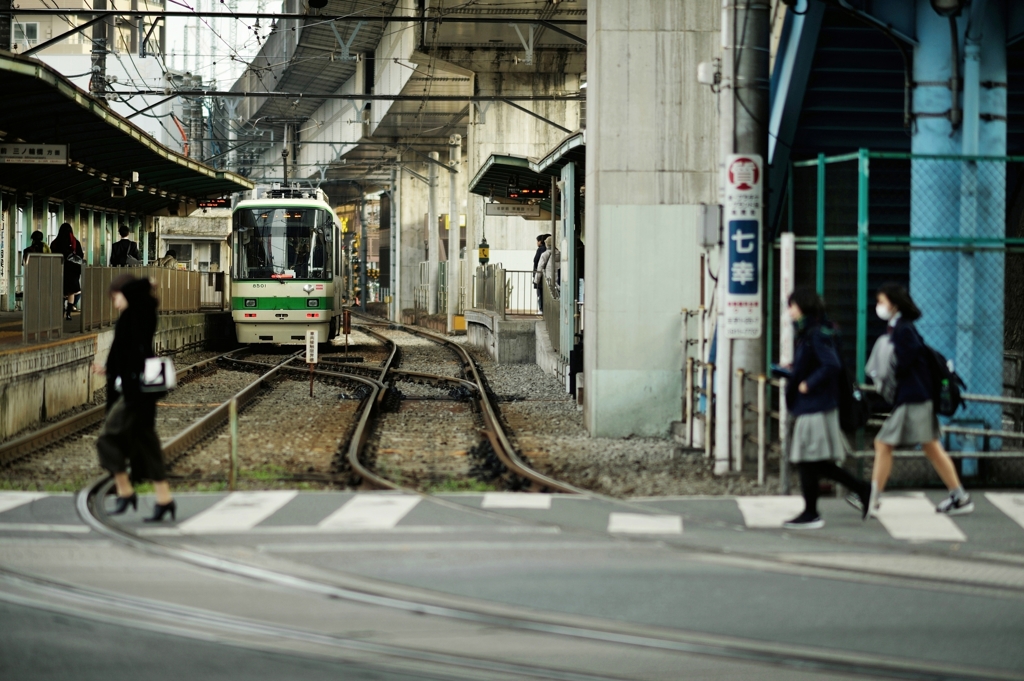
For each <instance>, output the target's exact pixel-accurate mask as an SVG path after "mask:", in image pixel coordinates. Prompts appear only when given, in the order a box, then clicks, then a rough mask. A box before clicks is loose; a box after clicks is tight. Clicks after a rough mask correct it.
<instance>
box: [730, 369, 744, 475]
mask: <svg viewBox="0 0 1024 681" xmlns="http://www.w3.org/2000/svg"><path fill="white" fill-rule="evenodd" d="M743 374H744V371H743V369H737V370H736V376H735V379H734V381H733V386H732V451H733V457H734V460H733V470H734V471H735V472H737V473H739V472H740V471H742V470H743Z"/></svg>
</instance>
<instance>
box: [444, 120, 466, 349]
mask: <svg viewBox="0 0 1024 681" xmlns="http://www.w3.org/2000/svg"><path fill="white" fill-rule="evenodd" d="M448 166H449V167H450V168H451V169H452V170H454V171H456V172H451V171H449V173H448V333H454V332H455V308H456V306H458V304H459V289H460V288H461V286H462V267H461V264H462V263H461V261H460V260H459V240H460V237H461V234H462V230H461V229H460V228H459V202H458V197H459V192H458V183H459V182H460V181H462V182H464V181H465V176H466V174H465V173H463V172H462V171H461V167H462V135H452V136H451V139H450V140H449V141H448Z"/></svg>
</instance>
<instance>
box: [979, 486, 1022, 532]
mask: <svg viewBox="0 0 1024 681" xmlns="http://www.w3.org/2000/svg"><path fill="white" fill-rule="evenodd" d="M985 498H986V499H988V500H989V501H991V502H992V505H993V506H995V507H996V508H998V509H999V510H1000V511H1002V512H1003V513H1005V514H1006V515H1008V516H1010V518H1011V519H1012V520H1013V522H1015V523H1017V524H1018V525H1020V526H1021V527H1024V494H1012V493H1007V492H986V493H985Z"/></svg>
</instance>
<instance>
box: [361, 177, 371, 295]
mask: <svg viewBox="0 0 1024 681" xmlns="http://www.w3.org/2000/svg"><path fill="white" fill-rule="evenodd" d="M359 192H360V193H359V263H360V267H359V309H360V310H361V311H362V312H366V293H367V291H366V270H367V268H368V267H369V266H370V257H369V256H370V242H369V240H368V239H367V237H366V194H365V193H363V191H362V189H360V190H359Z"/></svg>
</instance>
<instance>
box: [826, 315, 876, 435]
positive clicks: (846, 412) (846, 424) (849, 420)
mask: <svg viewBox="0 0 1024 681" xmlns="http://www.w3.org/2000/svg"><path fill="white" fill-rule="evenodd" d="M823 328H828V327H823ZM829 330H830V331H831V333H830V334H829V335H831V336H832V338H833V340H832V347H833V348H834V349H835V351H836V356H837V357H839V367H840V369H839V427H840V428H841V429H842V430H843V431H845V432H848V433H852V432H856V431H858V430H860V429H861V428H863V427H864V426H866V425H868V416H869V415H870V413H871V410H870V409H869V408H868V403H867V400H866V399H865V398H864V393H862V392H861V391H860V388H859V387H858V386H857V385H856V384H855V383H854V382H853V381H851V380H850V372H849V371H847V370H846V362H845V361H843V345H842V340H841V339H840V336H839V329H838V328H837V327H836V326H835V324H832V325H831V328H830V329H829Z"/></svg>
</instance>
